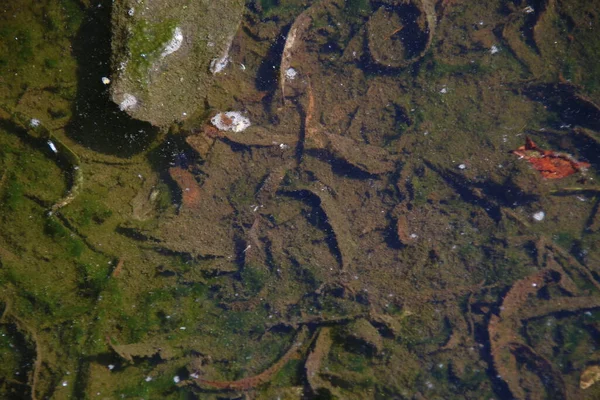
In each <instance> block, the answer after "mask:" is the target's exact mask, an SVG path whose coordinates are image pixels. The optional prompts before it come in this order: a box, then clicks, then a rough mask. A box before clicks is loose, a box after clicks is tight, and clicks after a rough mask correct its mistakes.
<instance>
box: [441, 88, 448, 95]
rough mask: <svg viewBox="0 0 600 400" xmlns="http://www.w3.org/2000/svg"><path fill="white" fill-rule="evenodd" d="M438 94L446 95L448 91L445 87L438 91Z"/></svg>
mask: <svg viewBox="0 0 600 400" xmlns="http://www.w3.org/2000/svg"><path fill="white" fill-rule="evenodd" d="M440 93H441V94H446V93H448V89H447V88H445V87H443V88H442V90H440Z"/></svg>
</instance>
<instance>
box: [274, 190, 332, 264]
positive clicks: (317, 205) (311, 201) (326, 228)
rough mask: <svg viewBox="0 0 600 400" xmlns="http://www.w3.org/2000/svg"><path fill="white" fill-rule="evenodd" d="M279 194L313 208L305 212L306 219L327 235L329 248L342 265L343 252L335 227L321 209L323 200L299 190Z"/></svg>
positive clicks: (308, 192) (306, 191)
mask: <svg viewBox="0 0 600 400" xmlns="http://www.w3.org/2000/svg"><path fill="white" fill-rule="evenodd" d="M278 194H281V195H284V196H287V197H290V198H292V199H295V200H299V201H301V202H303V203H304V204H307V205H308V206H310V207H312V209H311V210H310V211H309V212H304V213H303V215H304V217H306V219H307V221H308V222H309V223H310V224H311V225H313V226H314V227H315V228H317V229H319V230H321V231H323V232H325V233H326V235H327V236H326V239H325V241H326V243H327V246H328V247H329V250H330V251H331V253H332V254H333V255H334V256H335V259H336V260H337V262H338V265H340V266H341V265H342V252H341V251H340V249H339V247H338V243H337V239H336V237H335V231H334V230H333V227H332V226H331V225H330V224H329V220H328V218H327V214H326V213H325V211H324V210H323V208H322V207H321V199H319V197H318V196H316V195H315V194H314V193H312V192H310V191H308V190H298V191H294V192H281V193H279V192H278Z"/></svg>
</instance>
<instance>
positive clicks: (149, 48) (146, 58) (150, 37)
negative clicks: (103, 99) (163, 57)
mask: <svg viewBox="0 0 600 400" xmlns="http://www.w3.org/2000/svg"><path fill="white" fill-rule="evenodd" d="M176 26H177V23H176V21H173V20H166V21H161V22H157V23H150V22H148V21H146V20H143V19H139V18H138V19H135V21H134V23H133V24H132V25H131V37H130V38H129V41H128V47H129V53H130V56H131V58H130V59H129V63H128V64H127V69H128V70H129V72H130V73H131V76H133V77H135V78H138V79H142V80H145V77H146V75H147V71H148V68H149V67H150V65H152V63H153V62H154V61H155V60H156V59H157V58H158V57H159V56H160V54H161V53H162V51H163V49H164V47H165V44H166V43H167V42H169V40H171V38H172V37H173V32H174V31H175V27H176Z"/></svg>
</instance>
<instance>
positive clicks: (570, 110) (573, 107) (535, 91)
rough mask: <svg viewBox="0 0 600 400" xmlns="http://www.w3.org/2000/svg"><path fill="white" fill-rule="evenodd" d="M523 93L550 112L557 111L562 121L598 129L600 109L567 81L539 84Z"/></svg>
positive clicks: (599, 126) (599, 129)
mask: <svg viewBox="0 0 600 400" xmlns="http://www.w3.org/2000/svg"><path fill="white" fill-rule="evenodd" d="M523 93H524V94H525V95H526V96H527V97H529V98H530V99H532V100H534V101H539V102H540V103H542V104H543V105H545V106H546V107H548V109H549V110H550V111H552V112H555V113H558V114H559V115H560V118H561V119H562V121H563V122H565V123H567V124H571V125H579V126H583V127H585V128H588V129H592V130H594V131H600V109H598V107H597V106H596V105H595V104H593V103H592V102H591V101H590V100H588V99H586V98H585V97H584V96H582V95H579V94H578V93H577V92H576V88H575V86H573V85H570V84H567V83H559V84H541V85H534V86H530V87H528V88H526V89H525V90H524V91H523Z"/></svg>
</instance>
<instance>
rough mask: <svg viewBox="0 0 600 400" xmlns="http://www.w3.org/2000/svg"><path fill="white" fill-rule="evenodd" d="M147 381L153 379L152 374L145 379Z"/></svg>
mask: <svg viewBox="0 0 600 400" xmlns="http://www.w3.org/2000/svg"><path fill="white" fill-rule="evenodd" d="M144 380H145V381H146V382H150V381H151V380H152V377H151V376H147V377H146V379H144Z"/></svg>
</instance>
